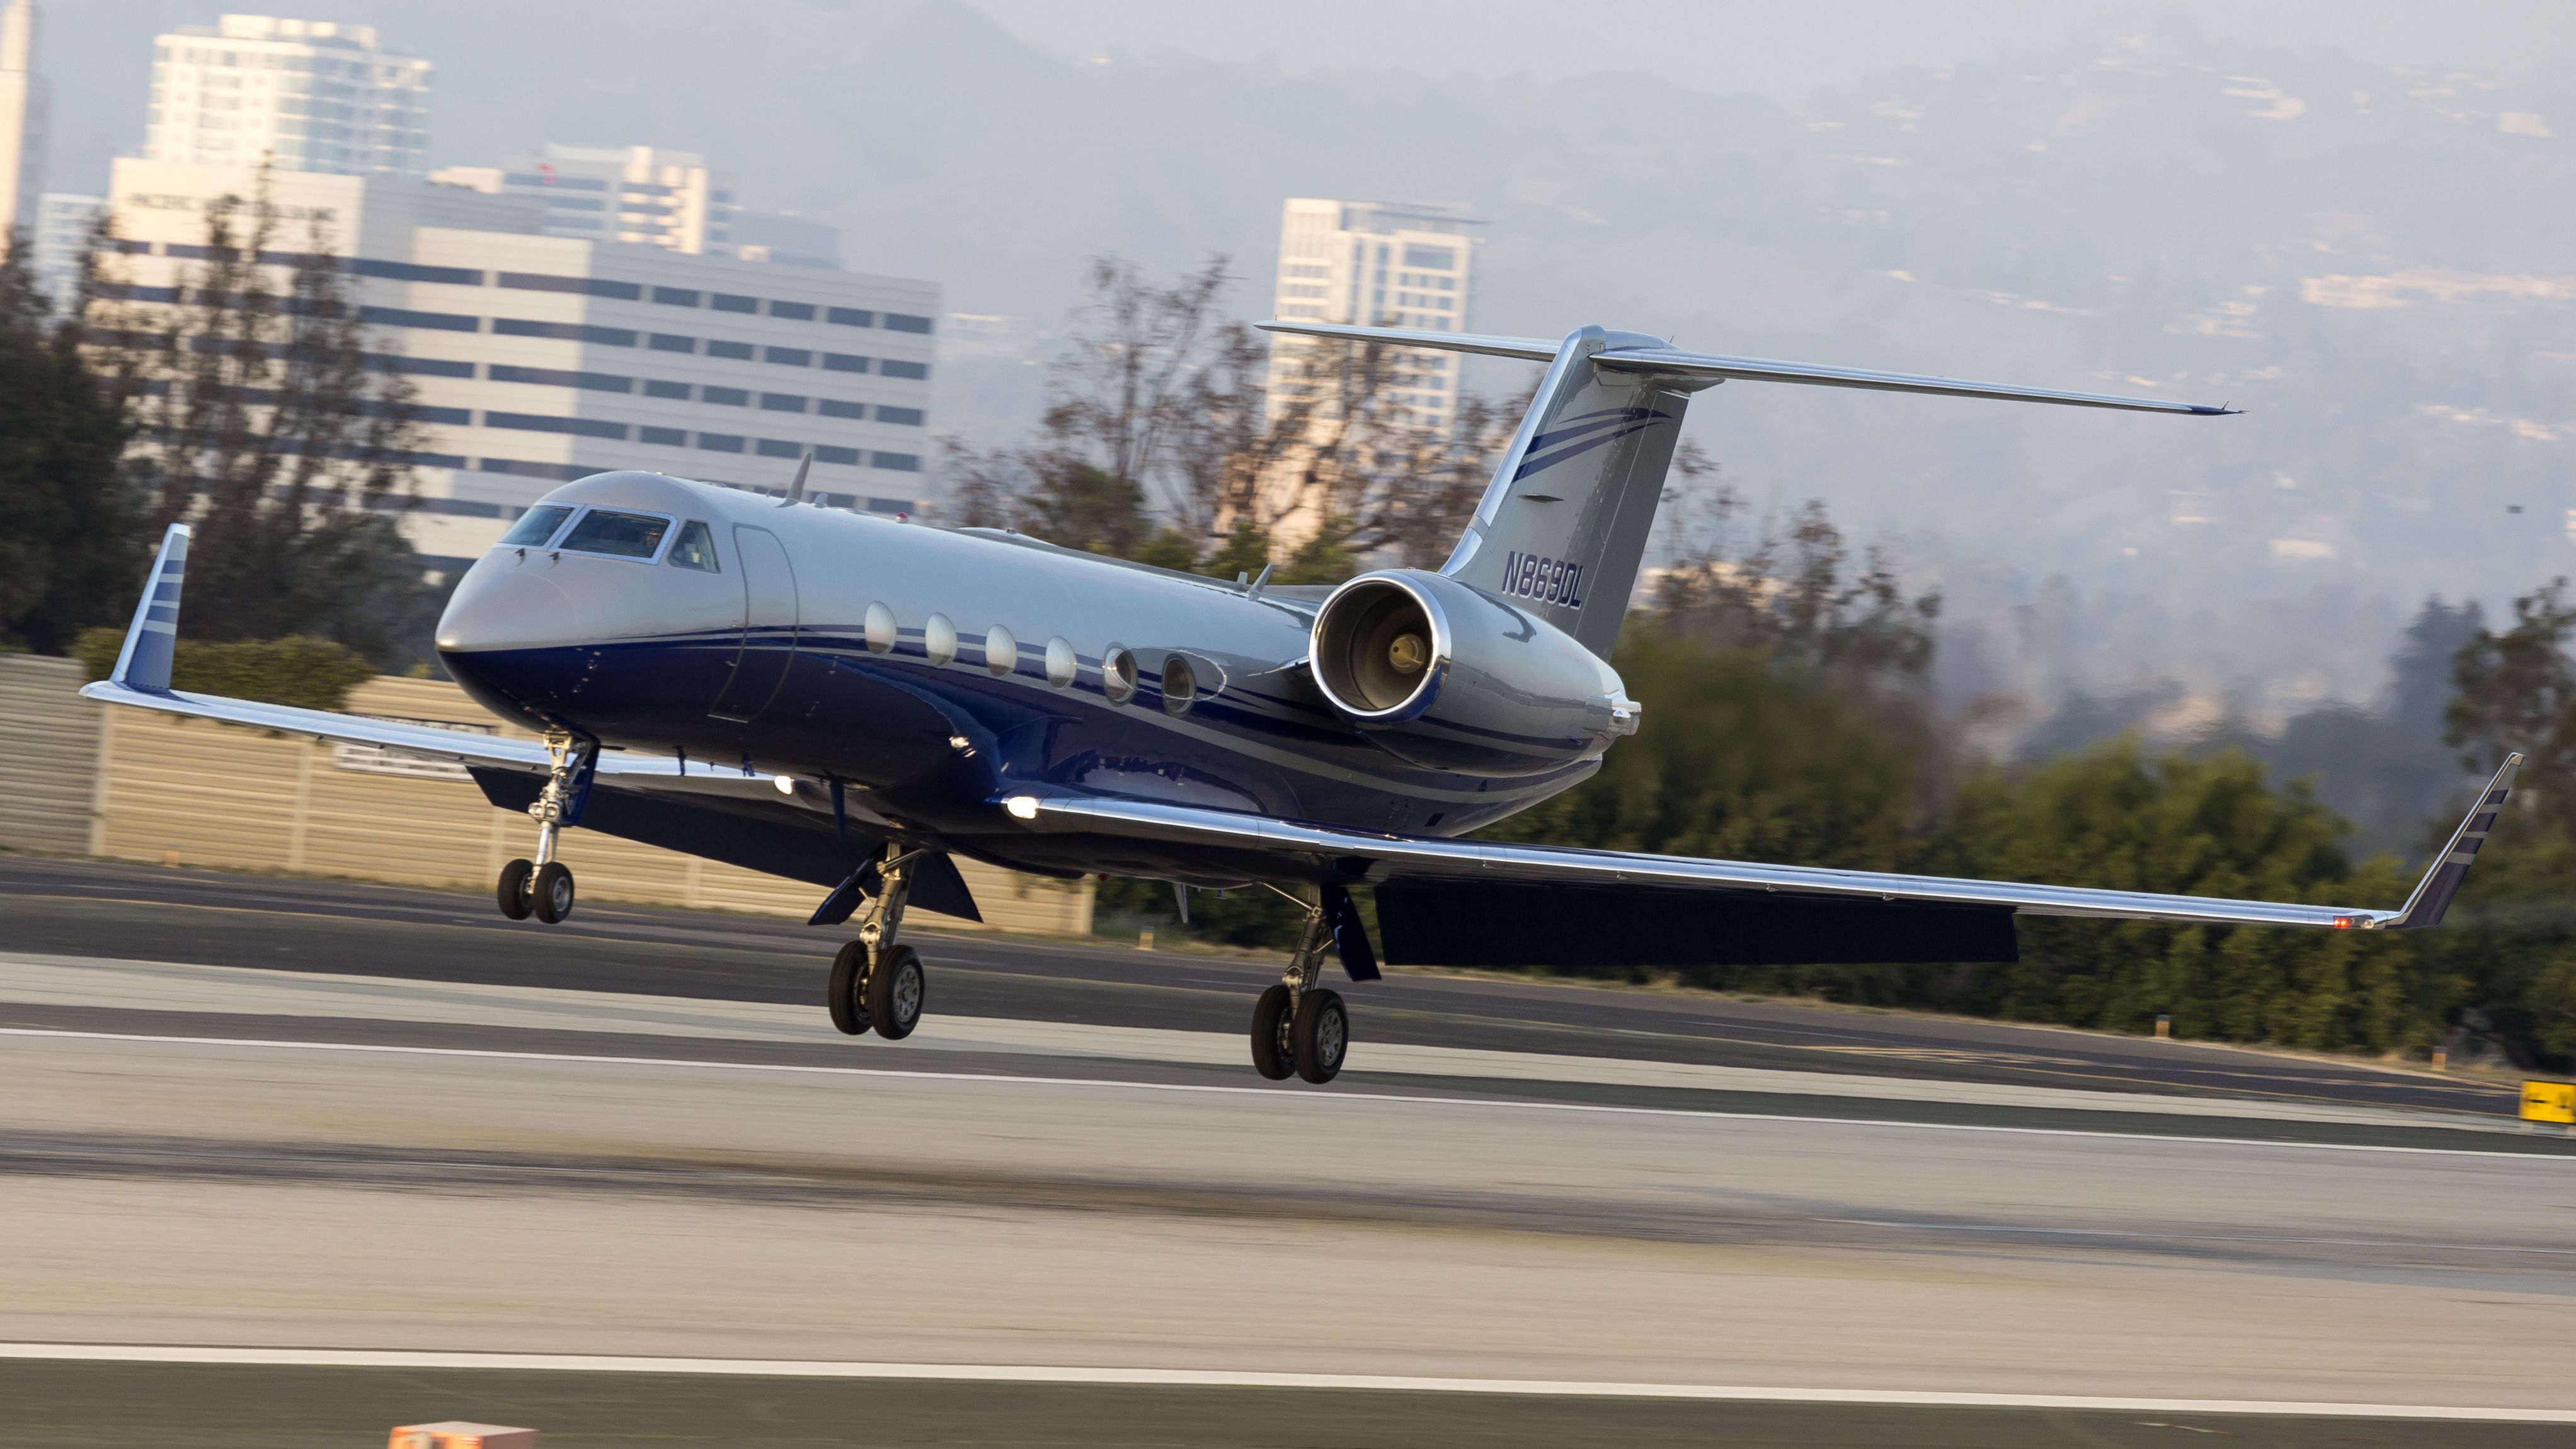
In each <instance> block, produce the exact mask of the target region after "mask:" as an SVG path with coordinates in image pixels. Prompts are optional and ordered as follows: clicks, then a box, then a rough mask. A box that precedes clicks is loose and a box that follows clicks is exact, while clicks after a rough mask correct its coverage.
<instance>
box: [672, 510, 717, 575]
mask: <svg viewBox="0 0 2576 1449" xmlns="http://www.w3.org/2000/svg"><path fill="white" fill-rule="evenodd" d="M671 562H672V563H674V564H676V565H678V566H679V567H681V568H684V569H696V570H698V571H700V572H701V573H710V574H720V573H723V572H724V570H723V569H722V568H721V567H719V566H718V565H717V563H716V536H715V535H714V534H713V533H710V532H708V530H707V526H706V525H705V524H703V523H700V522H698V521H697V520H696V519H694V518H692V519H690V520H689V521H688V522H686V523H683V524H681V525H680V536H679V537H678V538H675V539H673V540H671Z"/></svg>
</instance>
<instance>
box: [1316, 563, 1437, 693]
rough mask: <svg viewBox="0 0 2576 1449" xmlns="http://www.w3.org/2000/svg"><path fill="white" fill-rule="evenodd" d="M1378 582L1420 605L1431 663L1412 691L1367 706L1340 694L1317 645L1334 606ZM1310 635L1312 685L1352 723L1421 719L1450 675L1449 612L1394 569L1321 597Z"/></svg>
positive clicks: (1349, 582)
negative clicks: (1393, 700) (1380, 704)
mask: <svg viewBox="0 0 2576 1449" xmlns="http://www.w3.org/2000/svg"><path fill="white" fill-rule="evenodd" d="M1379 584H1385V585H1392V586H1393V587H1395V588H1398V589H1401V590H1403V591H1404V593H1405V595H1406V596H1407V597H1408V598H1410V599H1412V600H1413V602H1414V603H1416V604H1418V605H1420V606H1421V609H1422V614H1423V617H1424V618H1426V619H1429V620H1430V621H1431V664H1430V667H1429V668H1427V669H1424V670H1423V671H1422V682H1421V683H1419V684H1416V685H1415V686H1414V687H1413V692H1412V693H1411V694H1408V695H1406V696H1405V697H1404V698H1403V699H1401V700H1398V701H1397V702H1396V703H1394V704H1392V705H1389V706H1387V707H1386V708H1384V709H1367V708H1364V707H1362V706H1359V705H1356V704H1353V703H1351V702H1350V701H1349V700H1347V699H1344V698H1342V696H1341V694H1340V693H1339V692H1338V691H1336V690H1335V689H1334V688H1333V684H1332V680H1331V678H1330V675H1329V672H1328V671H1327V670H1326V669H1325V668H1324V667H1323V664H1322V663H1321V654H1320V651H1319V647H1318V646H1320V644H1321V642H1322V640H1323V638H1324V626H1325V624H1326V623H1327V621H1329V620H1330V619H1331V618H1332V617H1333V610H1334V607H1335V606H1336V605H1339V604H1341V603H1342V602H1343V601H1344V600H1345V599H1347V598H1349V597H1350V596H1351V594H1352V592H1353V591H1354V590H1358V589H1362V588H1364V587H1368V586H1371V585H1379ZM1311 638H1312V641H1313V642H1311V643H1309V644H1308V646H1307V651H1306V654H1307V658H1308V659H1309V660H1310V661H1315V662H1314V664H1313V667H1312V669H1311V671H1310V672H1311V673H1312V674H1313V675H1314V678H1315V688H1316V689H1317V690H1319V691H1321V692H1322V694H1323V696H1324V699H1325V702H1327V703H1329V704H1330V705H1332V707H1333V708H1334V709H1335V710H1337V711H1339V712H1340V713H1341V715H1342V717H1343V718H1345V719H1347V720H1349V721H1351V722H1352V723H1353V724H1357V725H1377V726H1384V725H1402V724H1411V723H1412V722H1413V721H1415V720H1417V719H1420V718H1421V717H1422V716H1423V714H1424V713H1425V712H1427V711H1428V710H1429V709H1430V708H1431V706H1432V705H1433V704H1434V703H1436V702H1437V701H1438V700H1439V698H1440V686H1441V685H1442V684H1443V683H1444V682H1446V681H1447V679H1448V677H1449V644H1450V631H1449V616H1448V615H1447V614H1446V613H1444V612H1442V610H1441V608H1440V601H1439V600H1437V599H1435V598H1433V597H1432V596H1431V595H1430V594H1429V593H1428V592H1426V591H1425V590H1424V589H1423V588H1422V587H1421V586H1420V585H1418V584H1416V583H1415V582H1414V581H1413V580H1412V579H1409V578H1407V577H1405V575H1404V574H1403V573H1401V572H1397V571H1394V570H1386V571H1381V572H1378V573H1368V574H1361V575H1360V576H1359V577H1357V578H1354V579H1350V580H1347V581H1345V582H1344V583H1343V584H1342V586H1341V587H1340V588H1337V589H1335V590H1333V592H1332V595H1331V596H1330V597H1328V598H1326V599H1325V600H1324V603H1323V606H1322V607H1321V608H1318V609H1317V610H1316V611H1315V623H1314V628H1313V630H1312V634H1311Z"/></svg>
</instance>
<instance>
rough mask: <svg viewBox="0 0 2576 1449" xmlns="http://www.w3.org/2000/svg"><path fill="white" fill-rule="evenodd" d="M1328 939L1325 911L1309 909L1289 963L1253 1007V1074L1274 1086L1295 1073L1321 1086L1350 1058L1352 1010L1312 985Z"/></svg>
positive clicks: (1338, 997)
mask: <svg viewBox="0 0 2576 1449" xmlns="http://www.w3.org/2000/svg"><path fill="white" fill-rule="evenodd" d="M1300 904H1304V903H1303V902H1300ZM1332 938H1333V933H1332V930H1331V928H1330V927H1329V926H1327V925H1326V924H1325V921H1324V908H1323V907H1322V906H1308V907H1307V908H1306V929H1305V930H1304V931H1303V932H1302V933H1301V934H1300V935H1299V936H1298V937H1297V954H1296V955H1294V956H1291V957H1289V958H1288V970H1287V972H1286V974H1284V975H1282V976H1281V977H1280V978H1279V984H1278V985H1276V986H1273V987H1271V988H1270V989H1269V990H1267V991H1264V992H1262V993H1261V1000H1260V1002H1259V1003H1258V1004H1257V1005H1255V1006H1254V1007H1253V1008H1252V1069H1253V1070H1254V1071H1256V1072H1259V1073H1261V1075H1263V1076H1265V1077H1268V1078H1269V1079H1270V1080H1272V1081H1274V1082H1278V1081H1285V1080H1287V1078H1288V1077H1289V1075H1290V1074H1292V1073H1293V1074H1295V1075H1296V1076H1299V1077H1302V1078H1304V1079H1305V1080H1307V1081H1309V1082H1314V1083H1316V1084H1318V1085H1321V1084H1322V1083H1325V1082H1329V1081H1331V1080H1332V1079H1333V1078H1335V1077H1337V1076H1339V1075H1341V1071H1342V1062H1343V1059H1344V1058H1346V1057H1348V1056H1349V1055H1350V1046H1351V1013H1350V1009H1349V1008H1348V1007H1345V1006H1343V1005H1342V998H1341V994H1340V993H1339V992H1336V991H1332V990H1329V989H1327V988H1325V987H1321V986H1318V985H1316V984H1315V981H1316V978H1317V977H1319V976H1321V975H1322V974H1323V970H1324V948H1325V947H1326V946H1328V945H1330V944H1331V943H1332Z"/></svg>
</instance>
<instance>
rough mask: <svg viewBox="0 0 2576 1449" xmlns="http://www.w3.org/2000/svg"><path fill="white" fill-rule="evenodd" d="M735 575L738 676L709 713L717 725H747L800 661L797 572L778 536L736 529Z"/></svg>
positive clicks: (737, 526)
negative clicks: (739, 594) (738, 613)
mask: <svg viewBox="0 0 2576 1449" xmlns="http://www.w3.org/2000/svg"><path fill="white" fill-rule="evenodd" d="M733 552H734V559H735V564H736V567H735V572H737V573H739V574H741V575H742V638H741V641H740V643H739V644H737V645H736V646H735V650H734V659H733V672H732V674H731V675H730V676H728V677H727V678H726V680H725V684H724V688H722V689H720V690H718V691H717V692H716V702H715V707H714V708H712V709H710V710H708V711H707V713H709V714H711V715H714V716H715V717H716V718H718V719H729V720H738V721H745V722H748V721H749V720H751V719H752V718H753V717H754V716H756V715H758V714H759V713H760V712H761V711H762V710H764V709H767V708H768V707H769V702H770V701H771V700H772V699H774V698H776V697H777V695H778V686H779V685H781V684H783V683H785V682H786V680H787V670H788V667H789V666H790V665H792V664H794V663H795V661H796V628H797V625H798V624H799V623H800V622H801V621H800V620H799V618H798V617H797V601H796V569H795V567H794V566H793V565H791V564H789V563H788V561H787V549H786V547H785V546H784V545H782V544H780V543H779V541H778V535H776V534H774V533H771V532H770V531H769V530H768V529H765V528H753V527H751V526H750V525H748V524H740V523H738V524H735V525H734V529H733Z"/></svg>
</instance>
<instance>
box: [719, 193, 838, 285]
mask: <svg viewBox="0 0 2576 1449" xmlns="http://www.w3.org/2000/svg"><path fill="white" fill-rule="evenodd" d="M733 254H734V255H735V256H738V257H740V258H742V259H743V260H744V261H746V262H770V263H774V264H775V265H778V266H782V267H821V268H824V269H825V270H827V271H838V270H840V266H841V229H840V228H839V227H836V226H826V225H824V224H823V223H821V222H819V221H815V220H813V219H811V218H809V217H803V216H799V215H797V214H796V213H795V212H792V211H753V210H750V209H749V208H745V209H743V210H742V211H739V212H736V213H735V214H734V219H733Z"/></svg>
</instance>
